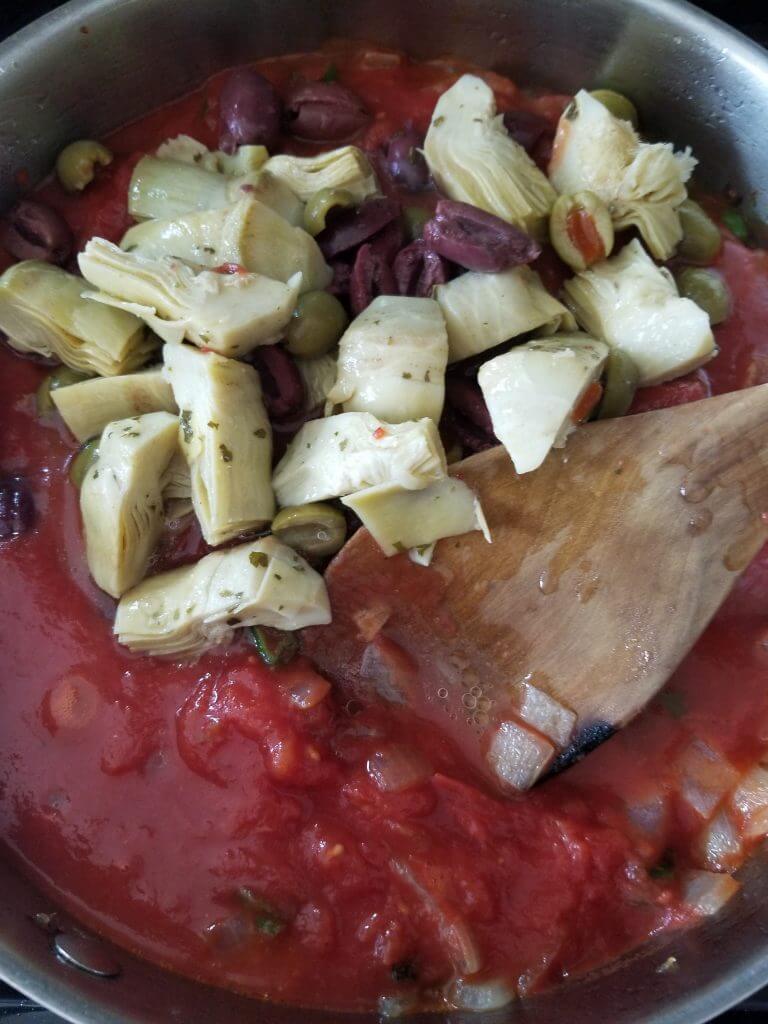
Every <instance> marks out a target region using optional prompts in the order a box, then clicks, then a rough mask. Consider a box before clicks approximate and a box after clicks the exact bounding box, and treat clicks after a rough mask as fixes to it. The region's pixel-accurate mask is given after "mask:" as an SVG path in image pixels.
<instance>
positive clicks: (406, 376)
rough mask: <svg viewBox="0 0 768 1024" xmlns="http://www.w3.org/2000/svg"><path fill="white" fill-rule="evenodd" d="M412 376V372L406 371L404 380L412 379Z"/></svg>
mask: <svg viewBox="0 0 768 1024" xmlns="http://www.w3.org/2000/svg"><path fill="white" fill-rule="evenodd" d="M411 376H412V374H410V373H404V374H403V380H410V379H411Z"/></svg>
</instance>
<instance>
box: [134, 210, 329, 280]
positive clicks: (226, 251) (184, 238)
mask: <svg viewBox="0 0 768 1024" xmlns="http://www.w3.org/2000/svg"><path fill="white" fill-rule="evenodd" d="M120 246H121V248H123V249H125V250H126V251H127V252H138V253H140V254H141V255H142V256H146V257H148V258H150V259H160V258H162V257H164V256H175V257H177V258H178V259H181V260H185V261H186V262H187V263H194V264H198V265H200V266H203V267H211V268H212V267H218V266H220V265H221V264H233V265H235V266H240V267H244V268H245V269H246V270H249V271H252V272H253V273H256V274H263V275H264V276H265V277H271V278H274V279H275V280H276V281H288V280H290V278H291V277H293V275H294V274H297V273H300V274H301V290H302V291H303V292H304V291H316V290H322V289H323V288H325V287H326V286H327V285H328V284H330V282H331V278H332V277H333V272H332V270H331V268H330V267H329V266H328V265H327V264H326V262H325V260H324V259H323V254H322V253H321V252H320V248H319V246H318V244H317V242H316V241H315V240H314V238H313V237H312V236H311V235H310V234H308V233H307V232H306V231H304V230H303V229H302V228H295V227H292V226H291V225H290V224H289V223H288V221H287V220H285V219H284V218H283V217H281V216H280V215H279V214H277V213H275V211H274V210H271V209H270V208H269V207H268V206H267V205H266V204H265V203H261V202H259V201H258V200H257V199H253V198H249V197H246V198H243V199H241V200H239V201H238V202H237V203H235V205H234V206H230V207H222V208H221V209H218V210H207V211H205V212H204V213H188V214H185V215H184V216H182V217H175V218H174V219H173V220H148V221H144V223H143V224H137V225H136V227H133V228H131V229H130V230H129V231H128V232H127V233H126V234H125V236H124V238H123V240H122V242H121V243H120Z"/></svg>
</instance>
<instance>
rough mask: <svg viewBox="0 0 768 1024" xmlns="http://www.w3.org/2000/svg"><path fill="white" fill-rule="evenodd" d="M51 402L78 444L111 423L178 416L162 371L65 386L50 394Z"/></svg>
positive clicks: (102, 378)
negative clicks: (151, 415) (156, 414)
mask: <svg viewBox="0 0 768 1024" xmlns="http://www.w3.org/2000/svg"><path fill="white" fill-rule="evenodd" d="M51 398H52V400H53V404H54V405H55V406H56V408H57V409H58V411H59V415H60V416H61V418H62V419H63V420H64V422H65V423H66V425H67V427H68V428H69V430H70V431H71V432H72V433H73V434H74V435H75V437H76V438H77V440H78V441H80V442H81V443H82V442H83V441H87V440H89V439H90V438H91V437H96V436H97V434H100V433H101V432H102V430H103V429H104V427H106V425H107V424H108V423H111V422H112V421H113V420H123V419H128V418H129V417H130V416H140V415H142V414H144V413H148V412H178V409H177V408H176V403H175V401H174V400H173V392H172V391H171V386H170V384H168V382H167V381H166V380H165V377H164V376H163V371H162V368H150V369H148V370H143V371H142V372H141V373H128V374H123V375H121V376H119V377H94V378H93V379H91V380H83V381H80V382H79V383H77V384H68V385H67V386H66V387H63V388H56V390H54V391H51Z"/></svg>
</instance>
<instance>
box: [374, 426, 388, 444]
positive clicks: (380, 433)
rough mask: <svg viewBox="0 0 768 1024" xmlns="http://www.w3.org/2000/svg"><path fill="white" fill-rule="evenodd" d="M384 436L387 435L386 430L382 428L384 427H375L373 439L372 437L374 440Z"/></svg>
mask: <svg viewBox="0 0 768 1024" xmlns="http://www.w3.org/2000/svg"><path fill="white" fill-rule="evenodd" d="M386 436H387V432H386V430H385V429H384V427H376V429H375V430H374V432H373V439H374V441H380V440H381V439H382V437H386Z"/></svg>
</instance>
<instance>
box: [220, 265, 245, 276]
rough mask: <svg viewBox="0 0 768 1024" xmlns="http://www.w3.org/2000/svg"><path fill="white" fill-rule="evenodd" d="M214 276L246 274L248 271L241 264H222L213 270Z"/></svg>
mask: <svg viewBox="0 0 768 1024" xmlns="http://www.w3.org/2000/svg"><path fill="white" fill-rule="evenodd" d="M213 272H214V274H247V273H248V271H247V270H246V268H245V267H244V266H243V265H242V264H241V263H222V264H220V265H219V266H218V267H214V268H213Z"/></svg>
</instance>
